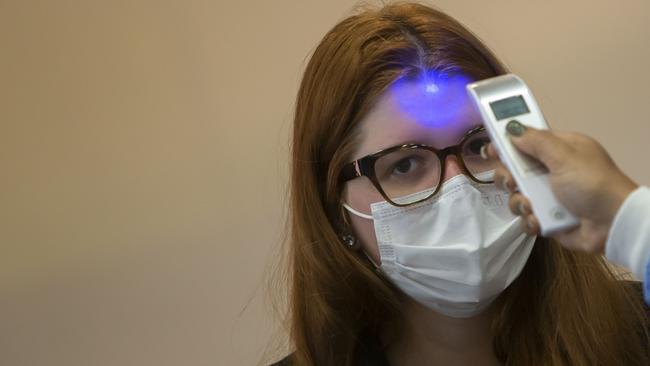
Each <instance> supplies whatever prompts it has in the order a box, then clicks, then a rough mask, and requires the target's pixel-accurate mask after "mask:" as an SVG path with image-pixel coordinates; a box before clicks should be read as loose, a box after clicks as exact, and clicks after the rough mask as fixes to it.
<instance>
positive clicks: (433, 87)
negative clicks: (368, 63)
mask: <svg viewBox="0 0 650 366" xmlns="http://www.w3.org/2000/svg"><path fill="white" fill-rule="evenodd" d="M471 81H472V79H471V78H470V77H468V76H466V75H463V74H459V73H456V74H448V73H442V72H437V71H428V72H425V73H423V74H421V75H420V76H418V77H415V78H402V79H399V80H397V81H396V82H394V83H393V84H392V85H391V87H390V91H391V92H392V93H393V95H394V97H395V98H396V100H397V103H398V106H399V108H400V109H401V110H402V112H404V113H406V114H407V115H409V116H410V117H411V118H413V119H414V120H415V121H417V122H418V123H420V124H422V125H424V126H428V127H429V126H430V127H444V126H447V125H450V124H453V123H454V122H455V121H458V119H459V118H460V116H461V113H462V112H463V108H464V103H465V101H466V100H467V91H466V89H465V86H466V85H467V84H468V83H469V82H471Z"/></svg>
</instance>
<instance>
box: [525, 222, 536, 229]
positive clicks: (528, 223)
mask: <svg viewBox="0 0 650 366" xmlns="http://www.w3.org/2000/svg"><path fill="white" fill-rule="evenodd" d="M526 227H528V230H533V228H534V227H535V225H533V223H532V221H530V220H526Z"/></svg>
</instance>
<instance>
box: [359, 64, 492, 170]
mask: <svg viewBox="0 0 650 366" xmlns="http://www.w3.org/2000/svg"><path fill="white" fill-rule="evenodd" d="M470 81H471V80H470V79H469V78H467V77H464V76H458V77H450V78H442V79H441V78H433V77H428V78H427V77H422V78H418V79H414V80H413V79H411V80H405V81H399V82H396V83H395V84H393V85H392V86H391V87H390V88H389V89H388V90H387V91H386V92H385V93H384V94H383V95H381V97H380V98H379V99H378V101H377V102H376V104H375V105H374V106H373V108H372V109H371V110H370V112H369V113H368V114H367V115H366V116H365V117H364V118H363V119H362V120H361V121H360V125H359V130H360V134H359V138H360V140H359V144H358V145H357V146H358V147H357V149H356V151H355V154H354V157H353V158H355V159H358V158H360V157H362V156H365V155H368V154H371V153H374V152H377V151H379V150H382V149H385V148H388V147H391V146H395V145H399V144H404V143H424V144H427V145H431V146H434V147H436V148H444V147H447V146H451V145H454V144H457V143H458V142H459V140H460V139H461V138H462V137H463V136H464V135H465V133H466V132H468V131H469V130H470V129H472V128H473V127H476V126H478V125H481V124H482V120H481V118H480V115H479V113H478V112H477V111H476V110H475V108H474V106H473V105H472V102H471V100H470V99H469V96H468V95H467V92H466V90H465V85H467V83H469V82H470Z"/></svg>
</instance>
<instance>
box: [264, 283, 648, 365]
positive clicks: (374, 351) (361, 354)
mask: <svg viewBox="0 0 650 366" xmlns="http://www.w3.org/2000/svg"><path fill="white" fill-rule="evenodd" d="M629 282H631V284H632V286H633V287H634V289H635V290H638V292H639V296H640V297H641V298H643V285H642V283H641V282H636V281H634V282H632V281H629ZM645 310H646V316H647V317H648V319H650V306H648V305H647V304H646V307H645ZM649 331H650V329H649ZM363 339H364V340H365V342H364V343H362V344H360V345H359V349H358V351H357V354H356V357H357V361H356V362H355V365H359V366H390V364H389V363H388V360H387V359H386V354H385V353H384V349H383V348H382V346H381V343H380V342H379V340H378V339H377V338H376V337H363ZM291 365H292V362H291V355H289V356H287V357H285V358H283V359H282V360H280V361H278V362H276V363H274V364H272V365H271V366H291Z"/></svg>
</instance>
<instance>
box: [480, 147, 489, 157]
mask: <svg viewBox="0 0 650 366" xmlns="http://www.w3.org/2000/svg"><path fill="white" fill-rule="evenodd" d="M487 147H488V146H487V144H486V145H483V146H481V151H480V152H481V157H482V158H483V160H487V159H488V158H489V157H488V155H487Z"/></svg>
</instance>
